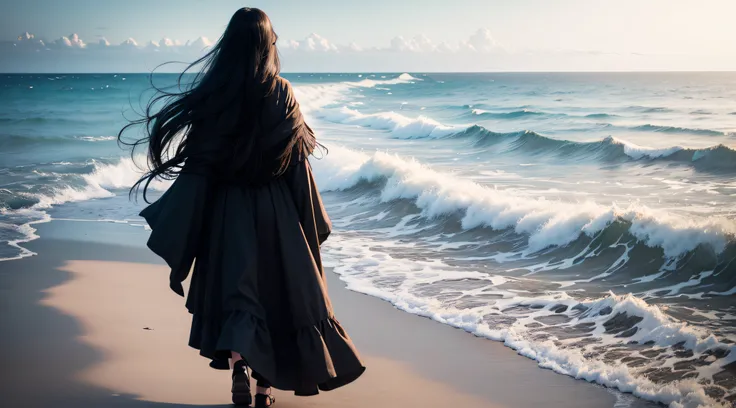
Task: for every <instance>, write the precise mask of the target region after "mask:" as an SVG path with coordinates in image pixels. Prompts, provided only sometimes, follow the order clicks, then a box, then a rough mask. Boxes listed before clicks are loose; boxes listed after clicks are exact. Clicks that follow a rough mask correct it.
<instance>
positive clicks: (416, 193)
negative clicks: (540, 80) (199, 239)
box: [312, 146, 736, 257]
mask: <svg viewBox="0 0 736 408" xmlns="http://www.w3.org/2000/svg"><path fill="white" fill-rule="evenodd" d="M329 148H330V154H329V155H328V156H327V157H326V158H325V159H323V160H313V161H312V162H313V166H314V168H315V170H316V172H317V177H318V179H319V180H320V186H321V188H322V189H323V190H328V191H329V190H344V189H349V188H351V187H353V186H355V185H357V184H358V183H360V182H369V183H376V182H381V183H382V184H381V185H380V193H379V194H380V197H381V199H382V200H384V201H390V200H396V199H408V200H411V201H413V202H414V203H415V204H416V206H417V207H419V208H420V209H421V211H422V215H423V216H424V217H427V218H432V217H438V216H442V215H446V214H450V213H454V212H460V213H462V221H461V222H462V227H463V228H465V229H471V228H476V227H489V228H492V229H494V230H506V229H513V230H514V231H515V232H517V233H519V234H524V235H526V236H527V237H528V241H527V244H528V251H529V252H536V251H540V250H542V249H545V248H548V247H556V246H564V245H566V244H569V243H571V242H573V241H574V240H576V239H577V238H578V237H579V236H581V235H582V234H585V235H588V236H593V235H595V234H596V233H598V232H600V231H602V230H603V229H604V228H606V227H607V226H608V225H609V224H611V223H613V222H615V221H622V222H626V223H629V232H630V233H631V234H632V235H633V236H634V237H636V238H637V239H639V240H640V241H641V242H643V243H644V244H646V245H648V246H652V247H660V248H662V250H663V251H664V254H665V256H666V257H678V256H681V255H684V254H686V253H688V252H690V251H692V250H694V249H695V248H696V247H698V246H699V245H707V246H709V247H711V248H713V250H714V251H716V253H720V252H721V251H723V250H724V249H725V247H726V244H727V243H728V242H729V240H731V239H733V237H734V236H735V235H736V221H734V220H730V219H727V218H723V217H716V216H710V217H698V218H696V217H689V218H683V217H679V216H676V215H673V214H670V213H668V212H666V211H661V210H656V209H652V208H648V207H646V206H643V205H639V204H626V205H623V206H618V205H611V206H605V205H601V204H597V203H595V202H593V201H585V202H565V201H552V200H546V199H544V198H539V197H533V196H527V195H520V194H519V193H518V192H513V191H507V190H502V189H497V188H493V187H487V186H482V185H480V184H477V183H475V182H472V181H469V180H464V179H462V178H458V177H456V176H454V175H452V174H448V173H443V172H440V171H436V170H433V169H431V168H430V167H427V166H425V165H423V164H421V163H419V162H418V161H416V160H413V159H404V158H402V157H400V156H398V155H394V154H388V153H384V152H376V153H373V154H372V155H368V154H365V153H361V152H356V151H353V150H350V149H347V148H344V147H340V146H329Z"/></svg>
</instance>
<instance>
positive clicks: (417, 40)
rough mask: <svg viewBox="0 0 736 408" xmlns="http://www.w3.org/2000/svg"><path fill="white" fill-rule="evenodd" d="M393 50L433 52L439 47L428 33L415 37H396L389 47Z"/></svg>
mask: <svg viewBox="0 0 736 408" xmlns="http://www.w3.org/2000/svg"><path fill="white" fill-rule="evenodd" d="M389 49H390V50H392V51H401V52H405V51H408V52H433V51H435V50H436V49H437V46H435V45H434V44H433V43H432V40H430V39H429V38H428V37H427V36H426V35H423V34H422V35H417V36H415V37H414V38H411V39H407V38H404V37H402V36H398V37H394V38H393V39H392V40H391V46H390V47H389Z"/></svg>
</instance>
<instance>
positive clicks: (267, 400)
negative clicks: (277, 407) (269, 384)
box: [254, 394, 276, 408]
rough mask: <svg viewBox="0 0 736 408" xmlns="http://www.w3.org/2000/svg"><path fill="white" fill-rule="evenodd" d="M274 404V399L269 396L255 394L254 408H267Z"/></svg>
mask: <svg viewBox="0 0 736 408" xmlns="http://www.w3.org/2000/svg"><path fill="white" fill-rule="evenodd" d="M275 403H276V398H275V397H274V396H273V395H271V394H256V405H254V408H267V407H270V406H271V405H273V404H275Z"/></svg>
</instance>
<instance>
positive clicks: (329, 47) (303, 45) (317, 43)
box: [281, 33, 359, 52]
mask: <svg viewBox="0 0 736 408" xmlns="http://www.w3.org/2000/svg"><path fill="white" fill-rule="evenodd" d="M281 47H282V48H283V49H287V50H298V51H321V52H334V51H338V47H337V45H335V44H333V43H331V42H330V41H329V40H327V39H326V38H324V37H322V36H321V35H319V34H316V33H312V34H309V35H308V36H307V38H305V39H304V40H302V41H295V40H286V41H283V42H282V43H281ZM358 48H359V47H358Z"/></svg>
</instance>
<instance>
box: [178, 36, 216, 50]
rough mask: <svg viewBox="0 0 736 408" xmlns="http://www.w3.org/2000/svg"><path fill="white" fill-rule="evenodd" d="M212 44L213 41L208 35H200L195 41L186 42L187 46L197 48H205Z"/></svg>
mask: <svg viewBox="0 0 736 408" xmlns="http://www.w3.org/2000/svg"><path fill="white" fill-rule="evenodd" d="M211 45H212V41H210V40H209V39H208V38H207V37H199V38H197V39H196V40H194V41H187V43H186V44H184V46H185V47H192V48H194V49H197V50H204V49H205V48H208V47H210V46H211Z"/></svg>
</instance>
